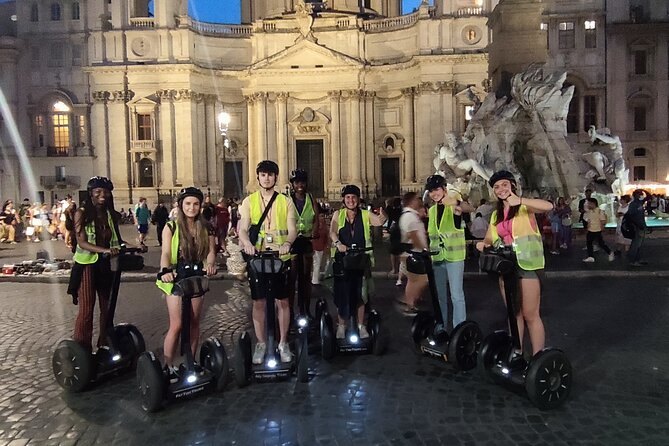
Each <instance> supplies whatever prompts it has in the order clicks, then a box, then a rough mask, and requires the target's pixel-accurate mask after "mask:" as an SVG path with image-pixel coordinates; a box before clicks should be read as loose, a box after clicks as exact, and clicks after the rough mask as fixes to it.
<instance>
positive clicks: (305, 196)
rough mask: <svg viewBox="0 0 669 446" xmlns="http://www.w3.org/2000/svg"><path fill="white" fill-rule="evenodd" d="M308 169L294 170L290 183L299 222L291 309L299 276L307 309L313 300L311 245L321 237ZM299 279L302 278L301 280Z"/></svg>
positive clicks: (291, 287) (292, 269) (297, 222)
mask: <svg viewBox="0 0 669 446" xmlns="http://www.w3.org/2000/svg"><path fill="white" fill-rule="evenodd" d="M307 181H308V176H307V172H306V171H304V170H302V169H295V170H293V171H292V172H291V173H290V185H291V186H292V189H293V190H292V192H291V194H290V196H291V198H292V200H293V204H294V205H295V219H296V225H297V239H295V243H294V245H293V252H294V253H295V255H294V256H293V259H292V265H291V273H292V274H291V277H290V284H289V285H290V287H289V288H290V291H289V294H288V298H289V300H290V308H291V310H292V309H293V308H294V305H293V301H294V298H295V292H294V286H295V282H296V280H297V282H298V286H299V289H298V293H299V295H300V296H302V299H304V302H305V305H306V309H307V312H308V311H309V303H310V302H311V270H312V268H313V264H314V260H313V257H314V249H313V247H312V245H311V240H310V239H309V238H311V239H317V238H318V205H317V203H316V200H314V197H313V196H312V195H311V194H310V193H309V192H307ZM297 256H302V271H298V270H297V269H298V263H299V262H298V261H297V260H298V259H297ZM298 279H299V280H298Z"/></svg>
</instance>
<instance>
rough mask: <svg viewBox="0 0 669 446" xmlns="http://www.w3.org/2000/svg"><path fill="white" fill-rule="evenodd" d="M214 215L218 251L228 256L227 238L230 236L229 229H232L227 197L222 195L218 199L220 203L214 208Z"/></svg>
mask: <svg viewBox="0 0 669 446" xmlns="http://www.w3.org/2000/svg"><path fill="white" fill-rule="evenodd" d="M214 215H215V217H214V220H215V223H216V224H215V225H214V226H215V227H216V239H217V242H218V252H220V253H222V254H223V255H224V256H228V255H229V254H228V250H227V245H226V239H227V238H228V230H229V229H230V210H229V209H228V203H227V202H226V200H225V198H223V197H221V198H219V199H218V203H217V204H216V207H215V208H214Z"/></svg>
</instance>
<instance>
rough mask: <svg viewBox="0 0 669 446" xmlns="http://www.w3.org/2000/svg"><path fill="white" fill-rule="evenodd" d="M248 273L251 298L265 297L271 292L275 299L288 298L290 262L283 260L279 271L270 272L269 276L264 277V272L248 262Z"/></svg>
mask: <svg viewBox="0 0 669 446" xmlns="http://www.w3.org/2000/svg"><path fill="white" fill-rule="evenodd" d="M246 273H247V275H248V278H249V287H250V288H251V299H253V300H262V299H265V298H267V297H268V293H270V292H271V293H272V295H273V296H274V299H277V300H283V299H287V298H288V290H289V288H288V278H289V276H290V274H289V273H290V262H282V267H281V269H280V271H279V272H278V273H268V274H267V275H268V276H269V277H263V274H262V273H259V272H257V271H256V270H255V269H254V268H251V267H250V263H247V264H246Z"/></svg>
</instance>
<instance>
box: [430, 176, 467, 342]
mask: <svg viewBox="0 0 669 446" xmlns="http://www.w3.org/2000/svg"><path fill="white" fill-rule="evenodd" d="M445 186H446V180H445V178H444V177H442V176H441V175H432V176H430V177H428V178H427V180H426V181H425V190H427V192H428V194H429V195H430V199H431V200H432V201H434V205H433V206H432V207H430V209H429V210H428V213H427V215H428V224H427V234H428V237H429V239H430V251H433V252H438V254H434V255H432V264H433V267H434V280H435V282H436V284H437V295H438V297H439V307H440V308H441V313H442V318H443V321H444V324H447V322H448V292H447V291H446V286H448V287H449V288H450V290H451V300H452V301H453V327H456V326H457V325H458V324H459V323H461V322H464V321H465V319H467V309H466V306H465V291H464V288H463V279H464V274H465V257H466V254H467V248H466V244H465V229H464V228H465V223H464V222H463V221H462V214H463V213H469V212H474V208H473V207H472V206H471V205H470V204H469V203H467V202H466V201H459V200H457V199H455V198H453V197H451V196H450V195H448V193H447V192H446V187H445ZM442 328H444V329H446V327H442Z"/></svg>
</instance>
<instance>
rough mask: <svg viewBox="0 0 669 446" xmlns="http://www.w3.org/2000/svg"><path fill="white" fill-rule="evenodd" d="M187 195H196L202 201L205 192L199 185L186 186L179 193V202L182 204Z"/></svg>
mask: <svg viewBox="0 0 669 446" xmlns="http://www.w3.org/2000/svg"><path fill="white" fill-rule="evenodd" d="M186 197H195V198H197V199H198V200H200V203H202V202H203V201H204V194H203V193H202V191H201V190H200V189H198V188H197V187H193V186H190V187H184V188H183V189H181V190H180V191H179V194H178V195H177V201H178V202H179V204H181V202H182V201H184V198H186Z"/></svg>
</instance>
